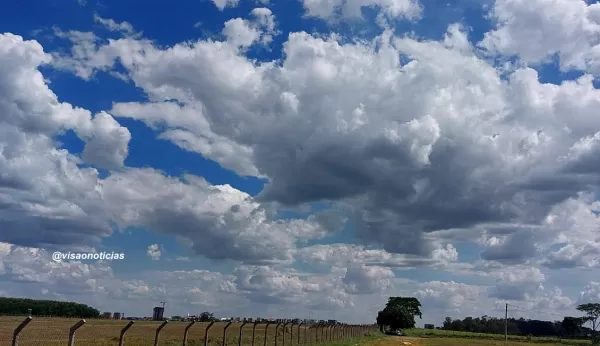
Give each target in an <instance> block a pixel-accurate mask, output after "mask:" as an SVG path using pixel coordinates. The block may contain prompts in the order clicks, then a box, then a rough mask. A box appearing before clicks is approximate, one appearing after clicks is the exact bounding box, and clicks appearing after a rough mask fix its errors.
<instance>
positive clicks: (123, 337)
mask: <svg viewBox="0 0 600 346" xmlns="http://www.w3.org/2000/svg"><path fill="white" fill-rule="evenodd" d="M133 323H134V322H133V321H129V323H127V325H126V326H125V327H123V329H121V335H119V346H123V343H124V342H125V333H126V332H127V329H129V328H131V326H133Z"/></svg>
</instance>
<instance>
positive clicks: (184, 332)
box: [183, 321, 196, 346]
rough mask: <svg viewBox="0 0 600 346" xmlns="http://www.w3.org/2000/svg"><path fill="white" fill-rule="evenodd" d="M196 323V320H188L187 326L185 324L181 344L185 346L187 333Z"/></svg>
mask: <svg viewBox="0 0 600 346" xmlns="http://www.w3.org/2000/svg"><path fill="white" fill-rule="evenodd" d="M195 323H196V321H192V322H190V324H188V325H187V326H185V330H184V331H183V346H187V341H188V333H189V332H190V328H192V326H193V325H194V324H195Z"/></svg>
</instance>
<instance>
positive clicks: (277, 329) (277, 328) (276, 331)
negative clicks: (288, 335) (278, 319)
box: [275, 323, 281, 346]
mask: <svg viewBox="0 0 600 346" xmlns="http://www.w3.org/2000/svg"><path fill="white" fill-rule="evenodd" d="M280 325H281V323H277V324H276V325H275V346H277V339H278V338H277V333H278V332H279V326H280Z"/></svg>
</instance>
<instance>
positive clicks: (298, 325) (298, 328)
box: [298, 322, 302, 345]
mask: <svg viewBox="0 0 600 346" xmlns="http://www.w3.org/2000/svg"><path fill="white" fill-rule="evenodd" d="M301 325H302V322H300V324H298V345H300V326H301Z"/></svg>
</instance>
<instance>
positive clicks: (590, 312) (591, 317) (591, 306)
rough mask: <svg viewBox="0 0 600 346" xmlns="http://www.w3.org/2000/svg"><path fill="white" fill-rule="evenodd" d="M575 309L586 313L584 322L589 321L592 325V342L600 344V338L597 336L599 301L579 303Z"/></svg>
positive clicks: (599, 315) (599, 314) (599, 316)
mask: <svg viewBox="0 0 600 346" xmlns="http://www.w3.org/2000/svg"><path fill="white" fill-rule="evenodd" d="M577 310H579V311H581V312H584V313H585V314H586V316H585V317H583V318H584V320H585V322H590V324H591V326H592V343H593V344H594V345H598V344H600V338H599V337H598V331H597V330H596V329H597V328H598V318H600V303H588V304H581V305H579V306H578V307H577Z"/></svg>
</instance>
